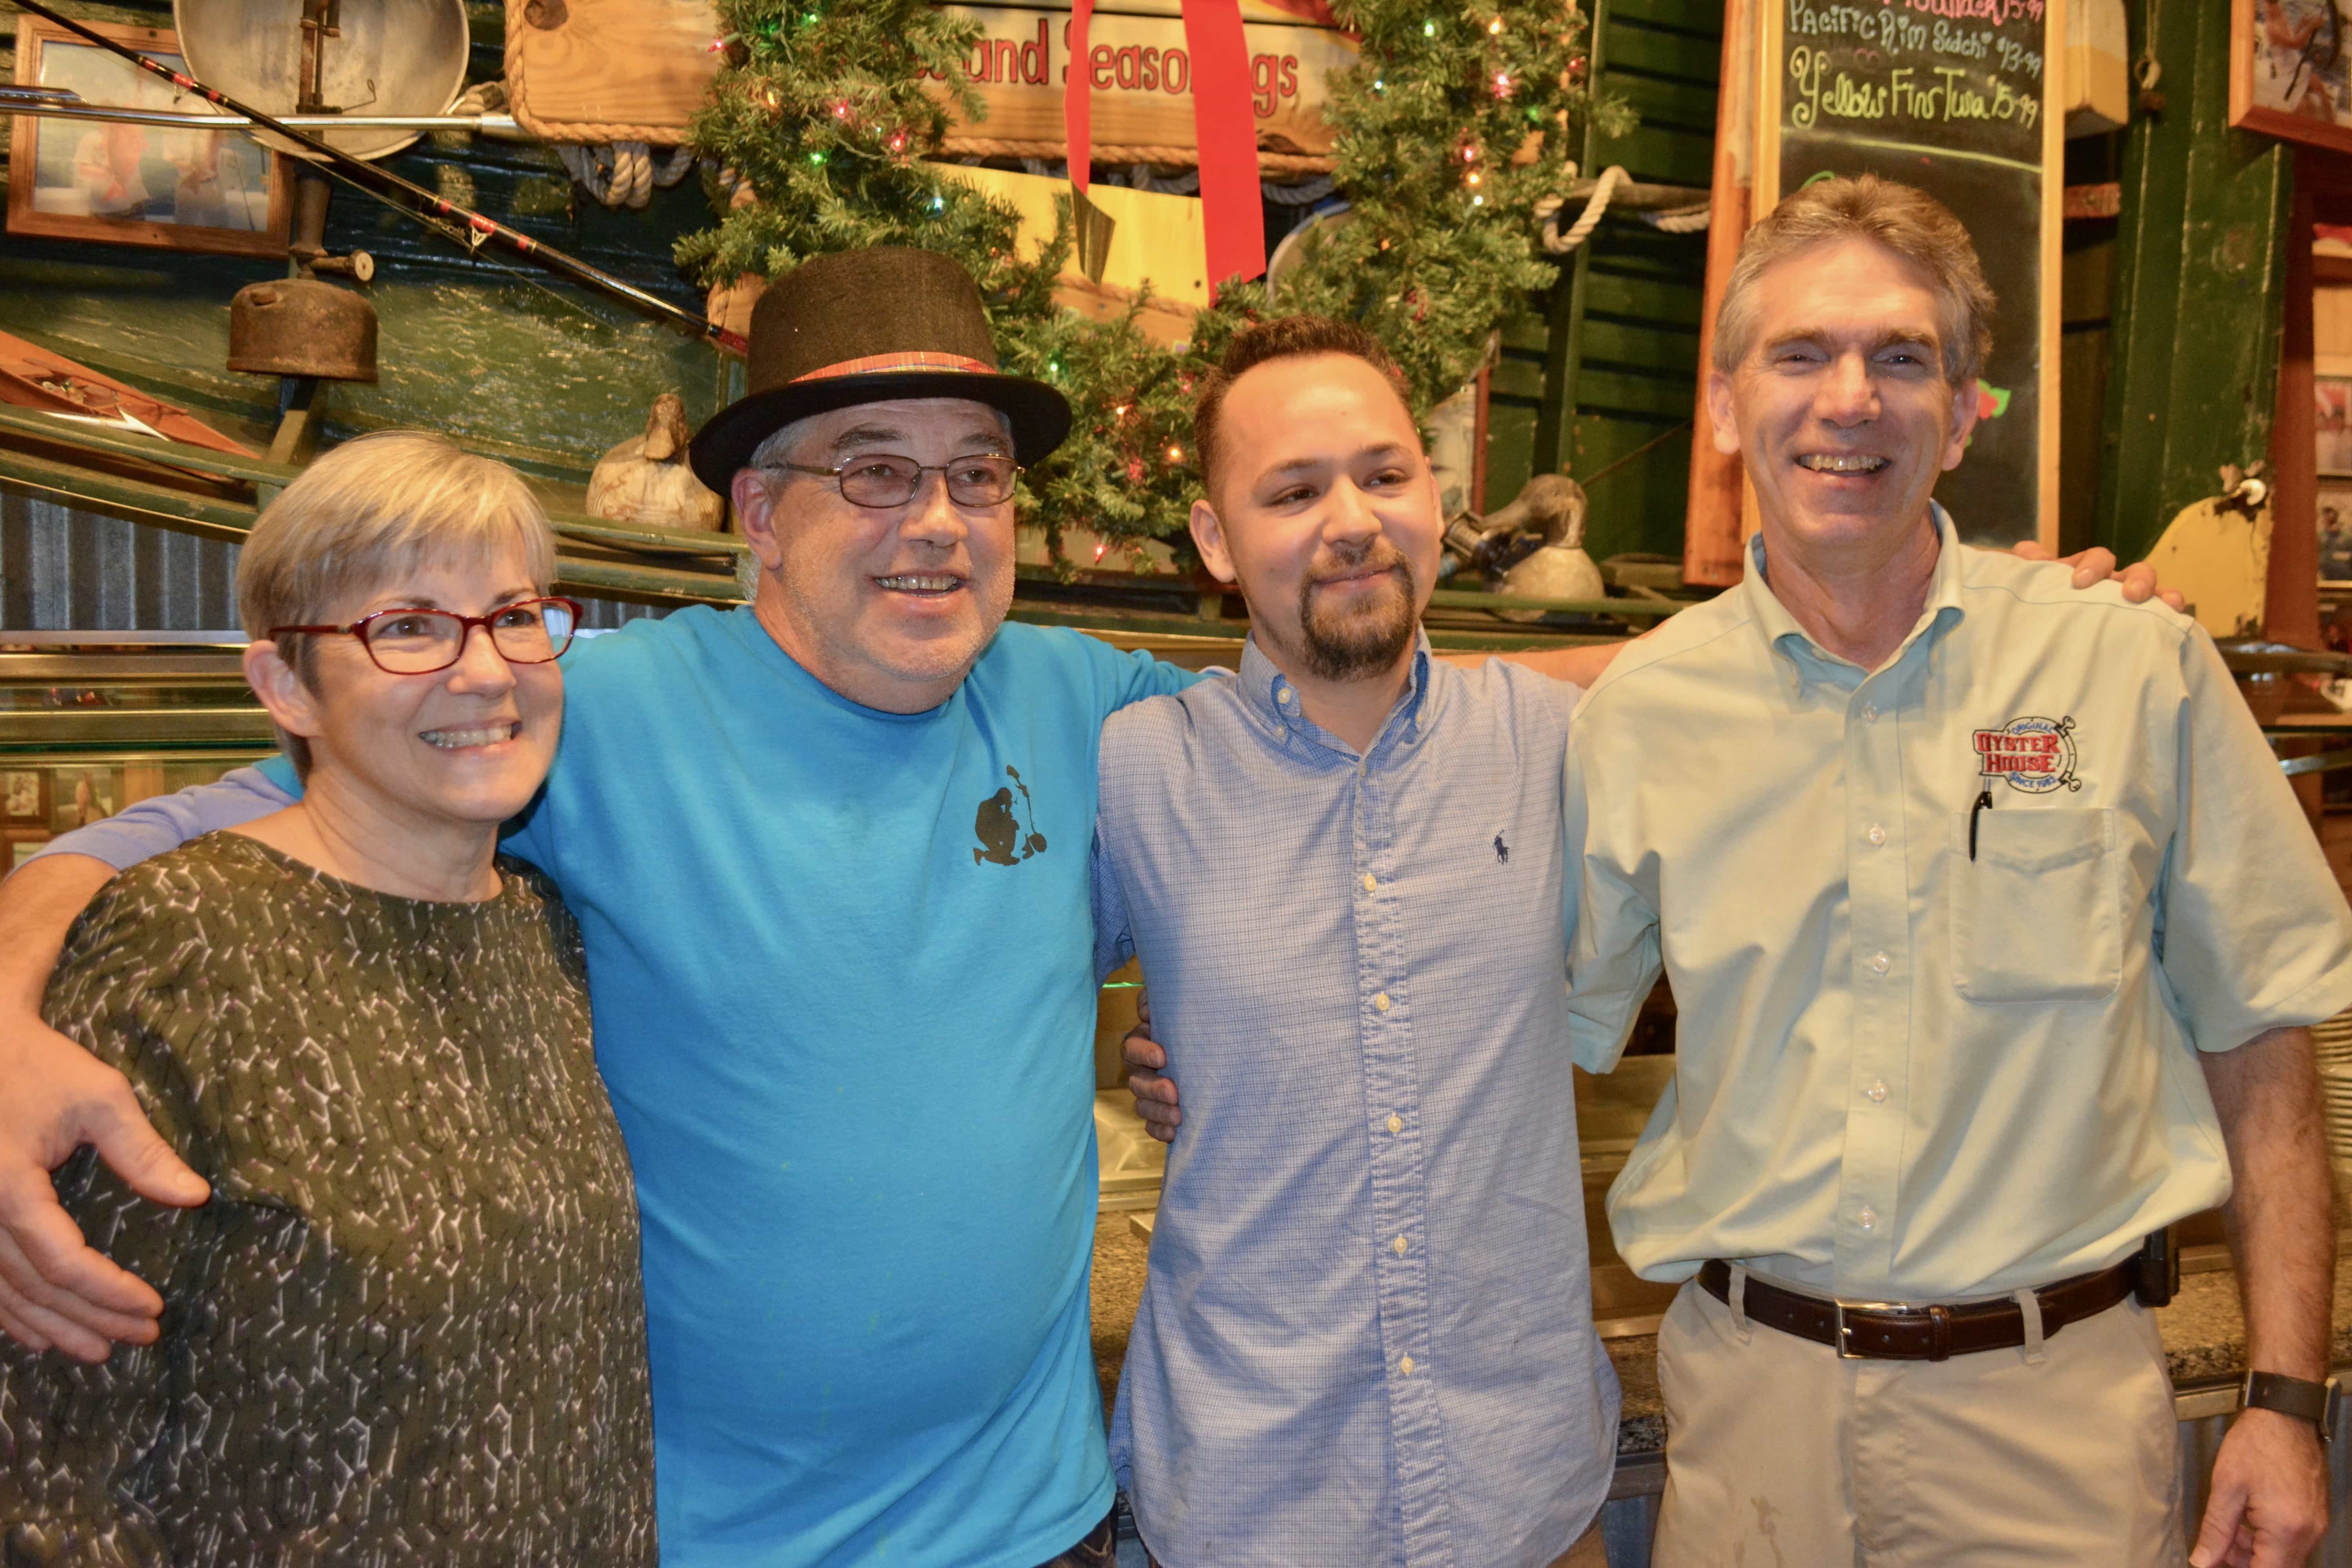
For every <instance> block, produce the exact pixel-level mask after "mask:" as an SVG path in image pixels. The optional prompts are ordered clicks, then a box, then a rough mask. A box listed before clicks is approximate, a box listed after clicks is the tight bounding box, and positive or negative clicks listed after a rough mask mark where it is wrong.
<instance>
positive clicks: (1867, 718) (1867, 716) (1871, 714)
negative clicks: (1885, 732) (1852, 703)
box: [1862, 702, 1878, 724]
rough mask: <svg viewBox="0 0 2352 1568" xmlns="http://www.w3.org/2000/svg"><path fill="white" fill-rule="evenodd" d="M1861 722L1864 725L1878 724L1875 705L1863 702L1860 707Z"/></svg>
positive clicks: (1876, 705)
mask: <svg viewBox="0 0 2352 1568" xmlns="http://www.w3.org/2000/svg"><path fill="white" fill-rule="evenodd" d="M1862 721H1863V722H1864V723H1865V724H1875V723H1877V722H1878V704H1877V703H1875V702H1865V703H1864V704H1863V705H1862Z"/></svg>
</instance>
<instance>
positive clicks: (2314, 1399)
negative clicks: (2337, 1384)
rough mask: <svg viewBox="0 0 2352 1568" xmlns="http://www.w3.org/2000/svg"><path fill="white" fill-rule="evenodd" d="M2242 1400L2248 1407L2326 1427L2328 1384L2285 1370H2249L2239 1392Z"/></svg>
mask: <svg viewBox="0 0 2352 1568" xmlns="http://www.w3.org/2000/svg"><path fill="white" fill-rule="evenodd" d="M2238 1397H2239V1403H2240V1404H2242V1405H2244V1406H2245V1407H2246V1408H2247V1409H2249V1410H2275V1411H2276V1412H2278V1413H2279V1414H2280V1415H2292V1416H2294V1418H2295V1419H2296V1420H2298V1421H2308V1422H2310V1423H2311V1424H2312V1425H2313V1426H2316V1427H2318V1428H2319V1430H2320V1431H2321V1432H2322V1433H2323V1434H2324V1433H2325V1432H2326V1430H2327V1384H2324V1383H2313V1382H2311V1381H2310V1380H2309V1379H2307V1378H2301V1377H2289V1376H2287V1375H2286V1374H2284V1373H2276V1372H2250V1373H2246V1380H2245V1382H2244V1384H2242V1385H2241V1386H2240V1388H2239V1391H2238Z"/></svg>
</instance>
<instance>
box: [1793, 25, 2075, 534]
mask: <svg viewBox="0 0 2352 1568" xmlns="http://www.w3.org/2000/svg"><path fill="white" fill-rule="evenodd" d="M1762 20H1763V24H1764V26H1763V37H1762V38H1761V39H1760V42H1761V43H1762V45H1763V47H1762V48H1761V49H1759V65H1760V66H1761V68H1762V70H1763V75H1764V77H1765V79H1764V80H1763V81H1762V82H1761V83H1759V87H1760V88H1761V91H1760V92H1759V110H1761V112H1759V115H1758V117H1757V118H1758V127H1759V139H1758V140H1759V147H1758V153H1759V156H1758V159H1757V169H1756V184H1757V191H1756V196H1757V210H1759V212H1760V211H1764V210H1767V209H1769V207H1770V206H1771V205H1772V204H1773V203H1774V202H1776V201H1777V200H1779V198H1780V196H1782V195H1787V194H1789V193H1790V192H1793V191H1795V190H1797V189H1799V188H1800V187H1801V186H1802V185H1804V184H1806V183H1808V182H1809V181H1811V180H1815V179H1819V178H1822V177H1825V176H1828V175H1832V174H1878V175H1880V176H1882V177H1884V178H1886V179H1891V180H1900V181H1903V182H1904V183H1905V184H1913V185H1917V186H1919V187H1921V188H1922V189H1925V190H1927V191H1928V192H1931V193H1932V194H1933V195H1935V196H1936V197H1937V200H1939V201H1941V202H1942V203H1943V204H1944V205H1946V206H1948V207H1949V208H1951V209H1952V211H1953V213H1954V214H1955V215H1956V216H1958V218H1959V220H1960V222H1961V223H1963V224H1965V225H1966V226H1968V230H1969V235H1970V236H1971V237H1973V238H1974V239H1975V241H1976V247H1977V255H1978V257H1979V258H1980V259H1981V261H1982V262H1983V264H1984V272H1985V280H1986V281H1987V282H1988V283H1990V284H1991V285H1992V289H1993V294H1994V296H1995V298H1996V299H1997V300H1999V302H2000V303H1999V309H1998V311H1997V313H1996V314H1995V317H1994V320H1993V338H1992V353H1991V355H1990V358H1989V359H1988V360H1987V361H1986V363H1985V367H1984V371H1983V382H1982V385H1981V387H1980V388H1979V398H1978V406H1979V410H1980V411H1981V412H1980V417H1979V422H1978V425H1977V428H1976V435H1975V437H1973V439H1972V440H1971V442H1970V444H1969V452H1968V456H1967V457H1966V458H1963V459H1962V461H1961V463H1960V466H1959V467H1958V468H1956V469H1954V470H1953V471H1952V472H1951V473H1949V474H1947V475H1945V476H1944V478H1943V480H1942V482H1941V483H1940V484H1939V485H1938V486H1937V499H1938V500H1941V501H1943V503H1944V504H1945V505H1946V506H1947V507H1948V508H1949V509H1950V510H1951V513H1952V517H1953V521H1955V522H1957V523H1958V526H1959V529H1960V532H1961V534H1962V536H1963V537H1965V538H1967V539H1969V541H1971V542H1978V543H1986V544H2010V543H2014V542H2017V541H2019V540H2022V539H2032V538H2036V537H2039V538H2041V539H2042V540H2043V541H2044V542H2053V541H2054V539H2055V537H2056V533H2057V522H2058V519H2057V492H2058V482H2057V473H2058V443H2057V434H2058V423H2057V404H2058V353H2057V342H2058V300H2057V289H2058V222H2059V196H2060V194H2061V193H2060V189H2059V185H2060V182H2061V180H2062V179H2063V173H2062V171H2063V162H2062V157H2063V140H2062V139H2063V127H2062V126H2061V125H2060V124H2059V121H2060V119H2061V118H2062V115H2061V111H2060V109H2059V105H2058V102H2056V101H2053V100H2056V99H2057V89H2058V87H2059V83H2058V81H2057V80H2056V78H2057V76H2058V73H2059V72H2060V71H2061V70H2062V69H2063V63H2064V59H2065V52H2064V47H2063V40H2064V37H2065V34H2064V30H2063V25H2062V18H2061V17H2060V16H2059V13H2058V6H2057V5H2053V4H2049V3H2047V0H1846V3H1843V4H1842V3H1838V0H1780V3H1779V4H1778V5H1771V4H1769V3H1768V4H1767V5H1765V6H1764V9H1763V17H1762ZM2053 45H2054V46H2056V47H2053Z"/></svg>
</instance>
